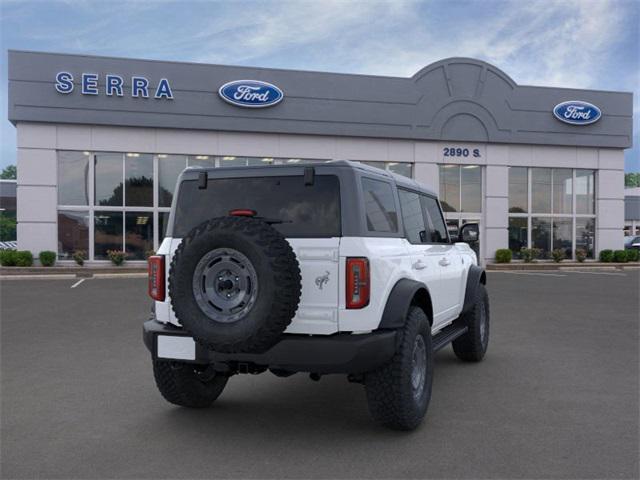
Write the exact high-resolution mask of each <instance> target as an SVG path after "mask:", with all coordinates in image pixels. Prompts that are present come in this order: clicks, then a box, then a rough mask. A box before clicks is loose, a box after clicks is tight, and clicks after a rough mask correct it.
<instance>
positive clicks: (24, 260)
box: [16, 250, 33, 267]
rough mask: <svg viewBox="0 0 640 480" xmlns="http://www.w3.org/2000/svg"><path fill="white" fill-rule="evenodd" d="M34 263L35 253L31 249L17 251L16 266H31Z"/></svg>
mask: <svg viewBox="0 0 640 480" xmlns="http://www.w3.org/2000/svg"><path fill="white" fill-rule="evenodd" d="M31 265H33V253H31V252H30V251H29V250H18V251H17V252H16V267H30V266H31Z"/></svg>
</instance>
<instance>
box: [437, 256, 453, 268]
mask: <svg viewBox="0 0 640 480" xmlns="http://www.w3.org/2000/svg"><path fill="white" fill-rule="evenodd" d="M438 264H440V266H442V267H447V266H449V265H450V264H451V262H450V261H449V259H448V258H447V257H442V258H441V259H440V261H439V262H438Z"/></svg>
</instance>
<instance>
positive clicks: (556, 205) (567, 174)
mask: <svg viewBox="0 0 640 480" xmlns="http://www.w3.org/2000/svg"><path fill="white" fill-rule="evenodd" d="M572 211H573V170H570V169H568V168H554V169H553V213H571V212H572Z"/></svg>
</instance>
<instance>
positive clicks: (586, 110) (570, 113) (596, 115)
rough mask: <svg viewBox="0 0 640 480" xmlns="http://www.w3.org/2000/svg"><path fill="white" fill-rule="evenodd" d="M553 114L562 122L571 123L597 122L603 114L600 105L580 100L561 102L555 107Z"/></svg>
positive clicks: (587, 123) (585, 123)
mask: <svg viewBox="0 0 640 480" xmlns="http://www.w3.org/2000/svg"><path fill="white" fill-rule="evenodd" d="M553 114H554V115H555V116H556V118H557V119H558V120H560V121H561V122H564V123H570V124H571V125H589V124H590V123H594V122H597V121H598V120H599V119H600V117H601V116H602V112H601V111H600V109H599V108H598V107H596V106H595V105H593V104H591V103H588V102H581V101H580V100H570V101H568V102H562V103H559V104H558V105H556V106H555V107H553Z"/></svg>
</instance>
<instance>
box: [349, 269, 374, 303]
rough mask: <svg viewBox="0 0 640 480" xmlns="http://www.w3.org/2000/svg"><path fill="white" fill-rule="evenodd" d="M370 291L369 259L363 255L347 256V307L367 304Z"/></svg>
mask: <svg viewBox="0 0 640 480" xmlns="http://www.w3.org/2000/svg"><path fill="white" fill-rule="evenodd" d="M370 292H371V283H370V275H369V260H368V259H367V258H365V257H349V258H347V298H346V300H347V308H364V307H366V306H367V305H369V294H370Z"/></svg>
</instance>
